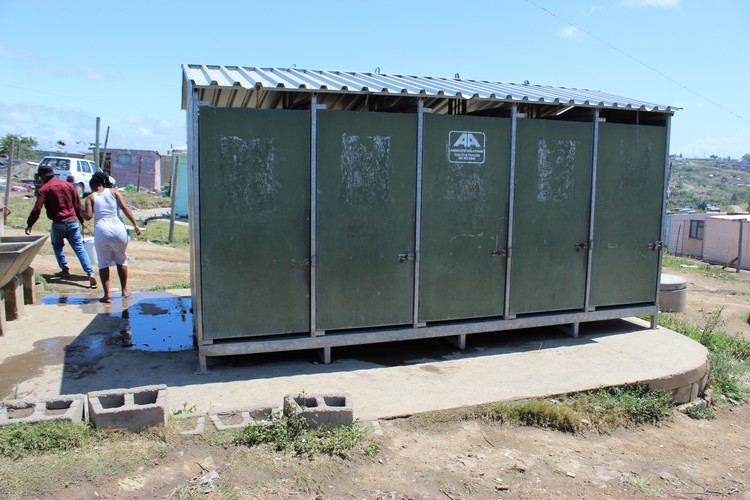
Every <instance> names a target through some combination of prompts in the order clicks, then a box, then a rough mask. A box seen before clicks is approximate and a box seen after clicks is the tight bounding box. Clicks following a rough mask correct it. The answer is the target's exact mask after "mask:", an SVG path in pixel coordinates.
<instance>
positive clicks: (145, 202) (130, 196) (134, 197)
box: [120, 186, 172, 210]
mask: <svg viewBox="0 0 750 500" xmlns="http://www.w3.org/2000/svg"><path fill="white" fill-rule="evenodd" d="M120 193H121V194H122V197H123V198H124V199H125V203H127V204H128V206H129V207H130V209H131V210H141V209H148V208H169V207H171V206H172V198H170V197H168V196H162V195H161V194H154V193H150V192H146V190H144V189H141V191H140V192H136V190H135V186H134V187H133V189H132V190H127V191H120Z"/></svg>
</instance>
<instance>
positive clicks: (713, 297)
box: [664, 259, 750, 340]
mask: <svg viewBox="0 0 750 500" xmlns="http://www.w3.org/2000/svg"><path fill="white" fill-rule="evenodd" d="M686 260H688V259H686ZM694 262H695V265H698V264H700V262H699V261H694ZM713 268H714V269H715V271H716V272H717V273H718V272H719V270H721V267H720V266H713ZM664 272H665V273H669V274H676V275H678V276H682V277H683V278H685V279H687V281H688V294H687V307H686V309H685V311H684V312H682V313H675V316H676V317H678V318H681V319H684V320H687V321H690V322H691V323H693V324H695V325H697V326H703V325H704V324H705V323H706V318H707V316H708V315H709V314H711V313H714V312H715V311H717V310H719V309H721V310H722V311H721V324H720V325H719V326H718V327H717V330H720V331H723V332H726V333H729V334H730V335H737V336H740V337H743V338H745V339H747V340H750V272H748V271H745V270H742V271H741V272H739V273H736V272H735V270H734V269H730V268H728V269H726V270H725V271H723V272H722V273H721V274H722V277H715V276H713V275H706V274H703V273H701V272H699V271H698V270H695V269H690V268H682V269H671V268H669V269H664Z"/></svg>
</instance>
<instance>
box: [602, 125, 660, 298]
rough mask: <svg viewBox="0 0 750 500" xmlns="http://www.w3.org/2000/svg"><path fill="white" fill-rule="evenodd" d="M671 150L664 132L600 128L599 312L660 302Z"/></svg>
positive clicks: (628, 127)
mask: <svg viewBox="0 0 750 500" xmlns="http://www.w3.org/2000/svg"><path fill="white" fill-rule="evenodd" d="M666 144H667V131H666V128H664V127H655V126H646V125H625V124H618V123H602V124H601V125H600V128H599V153H598V159H599V161H598V167H597V170H598V171H597V182H596V211H595V213H594V254H593V267H592V270H591V297H590V303H591V305H592V306H593V307H599V306H609V305H619V304H623V305H624V304H637V303H650V304H653V303H654V302H655V301H656V288H657V286H658V283H659V277H658V276H657V273H658V269H659V254H660V252H659V250H658V248H657V247H656V246H655V245H654V243H655V242H657V241H659V240H660V239H661V236H660V235H661V217H662V209H663V200H662V198H663V193H664V163H665V157H666Z"/></svg>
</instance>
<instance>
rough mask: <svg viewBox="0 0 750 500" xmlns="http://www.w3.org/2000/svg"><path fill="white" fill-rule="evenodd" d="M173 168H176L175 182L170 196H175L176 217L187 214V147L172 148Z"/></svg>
mask: <svg viewBox="0 0 750 500" xmlns="http://www.w3.org/2000/svg"><path fill="white" fill-rule="evenodd" d="M172 158H173V160H172V164H173V168H176V169H177V182H176V183H175V186H174V189H173V190H172V196H176V198H175V204H174V213H175V215H177V216H178V217H187V216H188V165H187V148H182V149H173V150H172Z"/></svg>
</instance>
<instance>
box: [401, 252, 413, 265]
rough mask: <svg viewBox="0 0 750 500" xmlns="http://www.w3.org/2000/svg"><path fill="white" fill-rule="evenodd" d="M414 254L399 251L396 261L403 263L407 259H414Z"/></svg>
mask: <svg viewBox="0 0 750 500" xmlns="http://www.w3.org/2000/svg"><path fill="white" fill-rule="evenodd" d="M415 258H416V257H415V256H414V254H413V253H400V254H398V262H399V264H403V263H404V262H406V261H407V260H415Z"/></svg>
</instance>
